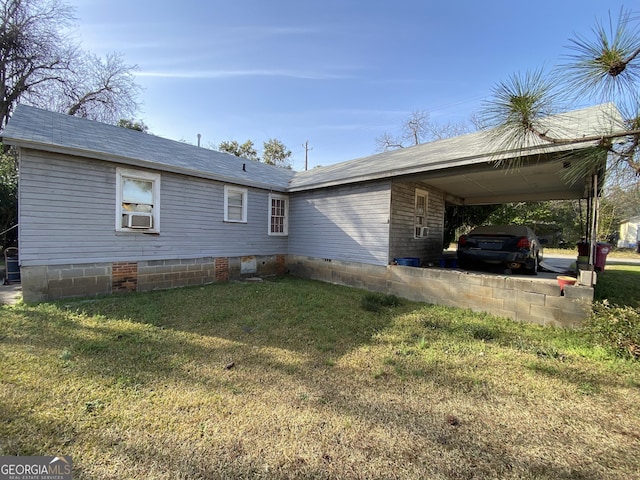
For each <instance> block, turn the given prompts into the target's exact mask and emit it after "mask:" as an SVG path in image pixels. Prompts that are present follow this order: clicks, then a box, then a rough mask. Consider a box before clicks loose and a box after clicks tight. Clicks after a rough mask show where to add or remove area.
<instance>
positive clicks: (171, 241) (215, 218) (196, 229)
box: [19, 149, 287, 266]
mask: <svg viewBox="0 0 640 480" xmlns="http://www.w3.org/2000/svg"><path fill="white" fill-rule="evenodd" d="M20 162H21V164H20V169H21V170H20V186H19V205H20V262H21V265H22V266H35V265H62V264H78V263H96V262H120V261H145V260H160V259H172V258H203V257H242V256H247V255H276V254H282V253H286V251H287V238H286V237H277V236H269V235H267V232H266V231H265V224H266V222H267V216H266V213H265V212H266V211H267V204H268V195H269V192H268V191H266V190H261V189H255V188H249V189H248V212H247V223H246V224H244V223H243V224H234V223H225V222H224V211H223V205H224V192H223V189H224V185H223V184H222V183H220V182H215V181H211V180H206V179H201V178H195V177H189V176H185V175H179V174H174V173H166V172H161V178H162V184H161V189H162V191H161V196H162V205H161V211H160V216H161V219H162V230H161V232H160V234H159V235H149V234H144V233H137V232H116V231H115V229H114V221H113V219H114V216H115V212H116V164H113V163H110V162H105V161H100V160H90V159H84V158H80V157H68V156H65V155H59V154H46V153H43V152H39V151H35V150H27V149H21V160H20Z"/></svg>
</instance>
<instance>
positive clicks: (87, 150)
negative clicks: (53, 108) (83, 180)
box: [2, 105, 295, 191]
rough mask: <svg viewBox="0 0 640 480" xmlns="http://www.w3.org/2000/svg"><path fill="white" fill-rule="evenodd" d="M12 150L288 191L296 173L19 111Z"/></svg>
mask: <svg viewBox="0 0 640 480" xmlns="http://www.w3.org/2000/svg"><path fill="white" fill-rule="evenodd" d="M2 137H3V141H4V142H5V143H7V144H8V145H16V146H21V147H27V148H33V149H37V150H45V151H50V152H58V153H64V154H68V155H76V156H79V157H87V158H95V159H100V160H107V161H111V162H116V163H121V164H126V165H132V166H138V167H146V168H152V169H156V170H162V171H170V172H175V173H182V174H186V175H192V176H195V177H202V178H210V179H215V180H220V181H223V182H230V183H235V184H239V185H246V186H254V187H260V188H267V189H270V190H278V191H284V190H286V188H287V186H288V184H289V181H290V180H291V178H292V177H293V176H294V174H295V172H293V171H292V170H289V169H286V168H279V167H274V166H272V165H266V164H264V163H261V162H254V161H251V160H246V159H243V158H239V157H236V156H234V155H231V154H228V153H223V152H218V151H215V150H211V149H208V148H199V147H196V146H193V145H189V144H187V143H184V142H176V141H173V140H168V139H166V138H162V137H158V136H155V135H151V134H147V133H142V132H138V131H136V130H131V129H127V128H122V127H118V126H114V125H108V124H105V123H101V122H96V121H93V120H87V119H84V118H78V117H73V116H70V115H64V114H61V113H54V112H49V111H47V110H42V109H40V108H35V107H30V106H26V105H18V106H17V108H16V110H15V112H14V114H13V116H12V117H11V120H10V121H9V124H8V125H7V127H6V129H5V130H4V132H3V134H2Z"/></svg>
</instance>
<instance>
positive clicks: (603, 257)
mask: <svg viewBox="0 0 640 480" xmlns="http://www.w3.org/2000/svg"><path fill="white" fill-rule="evenodd" d="M610 251H611V245H609V244H608V243H598V244H596V259H595V261H594V262H593V263H594V267H595V269H596V270H599V271H603V270H604V266H605V264H606V263H607V255H608V254H609V252H610Z"/></svg>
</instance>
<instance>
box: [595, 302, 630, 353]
mask: <svg viewBox="0 0 640 480" xmlns="http://www.w3.org/2000/svg"><path fill="white" fill-rule="evenodd" d="M587 331H588V332H589V333H590V335H591V336H592V338H593V340H594V341H595V342H596V343H597V344H599V345H601V346H603V347H605V348H609V349H613V350H614V351H615V352H616V354H618V355H620V356H622V357H631V358H634V359H636V360H637V359H640V309H639V308H632V307H628V306H625V307H618V306H615V307H614V306H610V305H609V304H608V302H606V301H604V302H598V303H595V304H594V306H593V313H592V314H591V318H590V319H589V322H588V325H587Z"/></svg>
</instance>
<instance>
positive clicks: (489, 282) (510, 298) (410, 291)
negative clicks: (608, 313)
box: [288, 255, 593, 327]
mask: <svg viewBox="0 0 640 480" xmlns="http://www.w3.org/2000/svg"><path fill="white" fill-rule="evenodd" d="M288 267H289V271H290V272H291V273H292V274H294V275H298V276H301V277H306V278H313V279H317V280H322V281H326V282H331V283H336V284H340V285H348V286H352V287H358V288H364V289H367V290H372V291H377V292H381V293H388V294H393V295H397V296H399V297H403V298H407V299H409V300H415V301H419V302H427V303H432V304H436V305H446V306H451V307H460V308H468V309H470V310H473V311H482V312H488V313H491V314H493V315H496V316H500V317H506V318H510V319H513V320H517V321H523V322H531V323H537V324H540V325H556V326H563V327H575V326H579V325H581V324H582V323H583V322H584V321H585V320H586V319H587V318H588V317H589V314H590V313H591V304H592V302H593V289H592V288H591V287H587V286H575V285H574V286H568V287H565V294H564V296H562V295H561V294H560V288H559V287H558V284H557V283H556V282H555V281H554V280H542V279H533V278H528V277H507V276H503V275H489V274H481V273H475V272H474V273H468V272H463V271H458V270H449V269H441V268H416V267H405V266H400V265H386V266H376V265H362V264H356V263H349V262H344V261H336V260H331V261H328V260H325V259H316V258H312V257H304V256H291V255H290V256H289V261H288Z"/></svg>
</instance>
